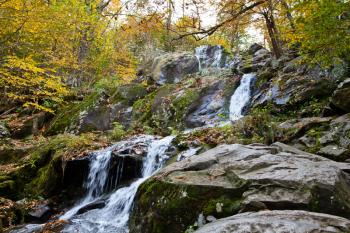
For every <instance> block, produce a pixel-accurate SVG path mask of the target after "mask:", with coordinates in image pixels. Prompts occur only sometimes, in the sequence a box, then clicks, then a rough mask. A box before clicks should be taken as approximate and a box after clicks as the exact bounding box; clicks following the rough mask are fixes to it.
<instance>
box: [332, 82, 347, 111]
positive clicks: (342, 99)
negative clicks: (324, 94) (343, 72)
mask: <svg viewBox="0 0 350 233" xmlns="http://www.w3.org/2000/svg"><path fill="white" fill-rule="evenodd" d="M331 103H332V105H333V106H335V108H336V109H335V110H341V111H343V112H344V113H348V112H350V78H348V79H346V80H345V81H344V82H342V83H341V84H339V86H338V88H337V89H336V90H335V91H334V93H333V96H332V100H331Z"/></svg>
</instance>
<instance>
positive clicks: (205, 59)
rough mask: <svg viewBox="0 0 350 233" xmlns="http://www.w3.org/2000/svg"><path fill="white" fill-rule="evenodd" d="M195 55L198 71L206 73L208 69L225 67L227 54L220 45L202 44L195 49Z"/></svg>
mask: <svg viewBox="0 0 350 233" xmlns="http://www.w3.org/2000/svg"><path fill="white" fill-rule="evenodd" d="M195 56H196V58H197V60H198V63H199V69H198V70H199V72H200V73H202V74H206V73H208V72H209V70H210V69H214V70H218V69H222V68H225V67H226V65H227V64H226V63H227V61H226V60H227V58H228V57H227V54H225V52H224V48H223V47H222V46H220V45H216V46H210V45H202V46H199V47H197V48H196V49H195Z"/></svg>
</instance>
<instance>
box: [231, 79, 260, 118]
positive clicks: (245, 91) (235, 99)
mask: <svg viewBox="0 0 350 233" xmlns="http://www.w3.org/2000/svg"><path fill="white" fill-rule="evenodd" d="M254 79H255V74H254V73H250V74H244V75H243V77H242V79H241V84H240V85H239V87H238V88H237V89H236V91H235V92H234V93H233V95H232V97H231V101H230V120H231V121H236V120H238V119H240V118H242V117H243V112H244V108H245V107H246V106H247V105H248V104H249V102H250V98H251V85H252V82H253V80H254Z"/></svg>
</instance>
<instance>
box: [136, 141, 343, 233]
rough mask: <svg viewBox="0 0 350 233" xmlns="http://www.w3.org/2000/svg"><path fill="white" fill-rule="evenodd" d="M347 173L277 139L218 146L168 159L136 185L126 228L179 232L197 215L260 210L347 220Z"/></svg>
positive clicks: (227, 214) (330, 162)
mask: <svg viewBox="0 0 350 233" xmlns="http://www.w3.org/2000/svg"><path fill="white" fill-rule="evenodd" d="M349 171H350V164H346V163H337V162H333V161H331V160H328V159H325V158H323V157H320V156H317V155H313V154H309V153H305V152H303V151H299V150H297V149H295V148H293V147H289V146H287V145H284V144H281V143H278V144H274V145H272V146H269V147H268V146H264V145H260V144H253V145H247V146H243V145H239V144H233V145H221V146H218V147H216V148H214V149H212V150H209V151H207V152H204V153H203V154H200V155H197V156H193V157H190V158H188V159H185V160H183V161H181V162H177V163H173V164H171V165H169V166H168V167H165V168H164V169H162V170H161V171H160V172H159V173H158V174H156V175H155V176H154V177H153V178H151V179H149V180H148V181H147V182H145V183H144V184H142V185H141V187H140V188H139V191H138V193H137V197H136V204H135V208H134V210H133V214H132V218H131V224H130V225H131V232H145V233H147V232H164V231H166V232H170V233H171V232H174V233H175V232H183V231H184V230H185V229H186V228H187V227H188V226H190V225H192V224H194V223H195V221H196V220H197V219H198V216H201V215H203V217H204V218H206V217H209V216H214V217H215V218H222V217H227V216H231V215H233V214H236V213H238V212H239V211H241V212H242V211H256V210H262V209H271V210H278V209H291V210H293V209H297V210H299V209H302V210H310V211H316V212H321V213H328V214H335V215H338V216H343V217H347V218H349V217H350V181H349V174H347V172H349ZM184 213H186V214H184ZM141 229H142V230H141Z"/></svg>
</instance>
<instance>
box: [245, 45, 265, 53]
mask: <svg viewBox="0 0 350 233" xmlns="http://www.w3.org/2000/svg"><path fill="white" fill-rule="evenodd" d="M260 49H264V47H263V46H262V45H260V44H257V43H254V44H252V45H251V46H250V47H249V49H248V52H249V54H251V55H253V54H255V53H256V52H257V51H259V50H260Z"/></svg>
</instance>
